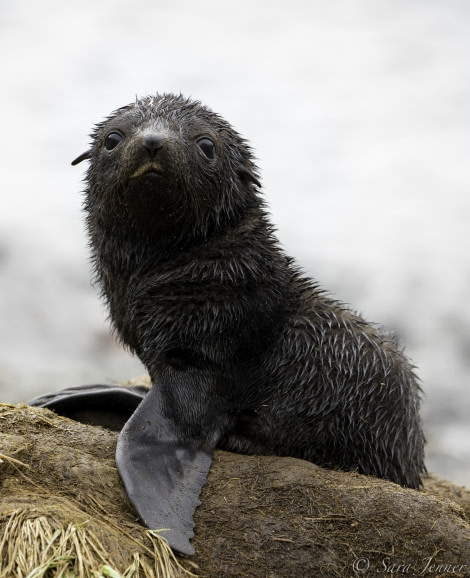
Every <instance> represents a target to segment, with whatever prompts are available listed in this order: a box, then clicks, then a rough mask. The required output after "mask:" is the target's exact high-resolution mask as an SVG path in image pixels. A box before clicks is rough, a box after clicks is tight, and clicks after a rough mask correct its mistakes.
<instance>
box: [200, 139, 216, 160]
mask: <svg viewBox="0 0 470 578" xmlns="http://www.w3.org/2000/svg"><path fill="white" fill-rule="evenodd" d="M197 146H198V147H199V148H200V149H201V150H202V152H203V153H204V154H205V155H206V157H207V158H208V159H215V144H214V143H213V142H212V141H211V139H210V138H207V137H206V136H204V137H202V138H200V139H199V140H198V141H197Z"/></svg>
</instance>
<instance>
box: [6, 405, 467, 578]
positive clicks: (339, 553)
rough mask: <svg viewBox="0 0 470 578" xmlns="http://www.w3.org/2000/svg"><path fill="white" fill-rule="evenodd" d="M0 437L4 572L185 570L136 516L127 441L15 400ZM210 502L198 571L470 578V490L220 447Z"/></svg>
mask: <svg viewBox="0 0 470 578" xmlns="http://www.w3.org/2000/svg"><path fill="white" fill-rule="evenodd" d="M0 430H1V437H0V460H1V463H0V483H1V486H0V578H7V577H8V578H12V577H14V576H24V577H26V576H30V577H31V578H32V577H33V576H34V578H41V577H47V578H48V577H49V576H51V577H52V576H70V572H72V575H76V576H81V577H87V578H90V577H92V576H95V577H98V576H123V577H124V576H125V577H129V578H130V577H151V576H152V577H153V576H160V577H162V578H166V577H168V576H178V575H183V569H182V568H181V566H179V565H178V562H177V560H176V559H175V558H174V557H172V554H171V551H169V550H168V548H167V547H166V546H165V542H164V541H163V540H161V538H160V536H159V534H158V533H156V532H149V531H147V529H146V528H144V527H142V526H141V525H140V524H138V522H137V521H136V519H135V514H134V512H133V511H132V509H131V507H130V506H129V503H128V500H127V497H126V494H125V492H124V490H123V487H122V485H121V483H120V480H119V476H118V473H117V470H116V467H115V463H114V450H115V445H116V439H117V435H116V434H115V433H112V432H109V431H107V430H105V429H102V428H99V427H91V426H85V425H83V424H80V423H77V422H73V421H71V420H68V419H66V418H62V417H59V416H56V415H55V414H53V413H52V412H50V411H48V410H45V409H38V408H30V407H27V406H24V405H18V406H12V405H7V404H3V405H0ZM201 499H202V504H201V506H200V507H199V508H198V510H197V511H196V515H195V521H196V536H195V538H194V540H193V545H194V547H195V548H196V555H195V556H194V557H193V558H191V559H181V558H179V559H178V560H179V563H180V564H181V565H182V566H183V567H184V568H185V569H186V570H188V571H191V572H193V573H194V574H197V575H204V576H214V577H224V576H237V577H243V576H253V577H256V578H263V577H270V578H274V577H279V578H286V577H290V576H292V577H294V576H295V577H299V576H302V577H309V576H320V575H321V576H339V577H345V576H346V577H348V576H372V575H376V574H377V573H383V574H385V575H390V574H400V575H403V574H408V575H413V573H414V574H420V573H421V575H423V576H433V577H434V576H450V575H451V576H453V577H456V576H460V577H461V576H470V525H469V523H468V520H467V518H466V516H465V514H464V510H466V511H467V512H470V493H469V492H468V490H466V489H465V488H459V487H457V486H454V485H453V484H450V482H447V481H445V480H440V479H438V478H430V479H429V480H427V481H426V490H425V491H422V492H416V491H414V490H410V489H405V488H401V487H399V486H397V485H395V484H392V483H390V482H386V481H382V480H377V479H375V478H371V477H366V476H361V475H359V474H354V473H345V472H337V471H331V470H325V469H322V468H319V467H317V466H315V465H313V464H310V463H309V462H304V461H302V460H297V459H293V458H279V457H258V456H242V455H238V454H230V453H226V452H216V455H215V458H214V462H213V466H212V468H211V472H210V475H209V478H208V481H207V484H206V486H205V487H204V489H203V492H202V495H201ZM456 502H458V503H459V504H460V505H459V504H457V503H456ZM67 572H69V574H67Z"/></svg>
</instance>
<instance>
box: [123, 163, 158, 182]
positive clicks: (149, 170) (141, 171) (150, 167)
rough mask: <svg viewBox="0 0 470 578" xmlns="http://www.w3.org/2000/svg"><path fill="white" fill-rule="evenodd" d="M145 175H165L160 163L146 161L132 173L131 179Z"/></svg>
mask: <svg viewBox="0 0 470 578" xmlns="http://www.w3.org/2000/svg"><path fill="white" fill-rule="evenodd" d="M143 175H149V176H161V175H163V170H162V167H161V166H160V165H159V164H158V163H146V164H145V165H142V166H141V167H139V168H138V169H137V170H136V171H134V172H133V173H132V175H131V179H136V178H138V177H142V176H143Z"/></svg>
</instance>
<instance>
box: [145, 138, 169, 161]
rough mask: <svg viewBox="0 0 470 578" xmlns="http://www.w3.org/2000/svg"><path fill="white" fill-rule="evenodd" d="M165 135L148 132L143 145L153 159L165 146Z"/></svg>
mask: <svg viewBox="0 0 470 578" xmlns="http://www.w3.org/2000/svg"><path fill="white" fill-rule="evenodd" d="M163 140H164V139H163V137H162V136H160V135H158V134H148V135H146V136H145V137H144V140H143V141H142V145H143V146H144V148H146V149H147V151H148V154H149V156H150V158H151V159H152V160H153V159H154V158H155V156H156V154H157V152H158V151H159V150H160V149H161V148H162V146H163Z"/></svg>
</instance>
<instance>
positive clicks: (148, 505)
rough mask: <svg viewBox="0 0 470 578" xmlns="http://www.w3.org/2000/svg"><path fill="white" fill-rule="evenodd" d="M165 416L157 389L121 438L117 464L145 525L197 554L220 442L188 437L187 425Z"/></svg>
mask: <svg viewBox="0 0 470 578" xmlns="http://www.w3.org/2000/svg"><path fill="white" fill-rule="evenodd" d="M182 411H187V412H189V411H191V409H190V408H189V407H187V408H186V409H183V410H182ZM164 413H165V412H164V410H163V406H162V400H161V395H160V391H159V389H158V388H157V387H155V386H154V387H153V388H152V389H151V390H150V392H149V393H148V394H147V396H146V397H145V399H144V400H143V401H142V403H141V404H140V405H139V407H138V408H137V410H136V411H135V413H134V414H133V415H132V417H131V419H130V420H129V421H128V422H127V424H126V425H125V427H124V429H123V430H122V432H121V434H120V436H119V440H118V445H117V449H116V463H117V466H118V470H119V473H120V475H121V478H122V480H123V482H124V486H125V488H126V491H127V495H128V496H129V499H130V501H131V503H132V504H133V506H134V507H135V509H136V510H137V513H138V514H139V516H140V518H141V519H142V521H143V522H144V524H145V525H146V526H148V527H149V528H152V529H156V530H162V536H163V537H165V538H166V539H167V540H168V542H169V544H170V546H171V547H172V548H174V549H175V550H177V551H178V552H181V553H183V554H187V555H191V554H194V548H193V547H192V546H191V544H190V543H189V540H190V539H191V538H192V537H193V536H194V532H193V528H194V522H193V514H194V511H195V509H196V508H197V506H198V505H199V504H200V501H199V494H200V492H201V488H202V486H203V485H204V483H205V481H206V478H207V474H208V472H209V467H210V465H211V462H212V451H213V449H214V447H215V440H213V441H212V443H211V442H208V440H202V439H197V436H196V438H191V436H189V437H188V436H186V438H183V435H182V428H183V425H182V424H181V427H180V426H178V425H177V424H176V423H175V420H173V419H170V418H169V417H166V416H165V414H164ZM184 417H185V416H182V422H184Z"/></svg>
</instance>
